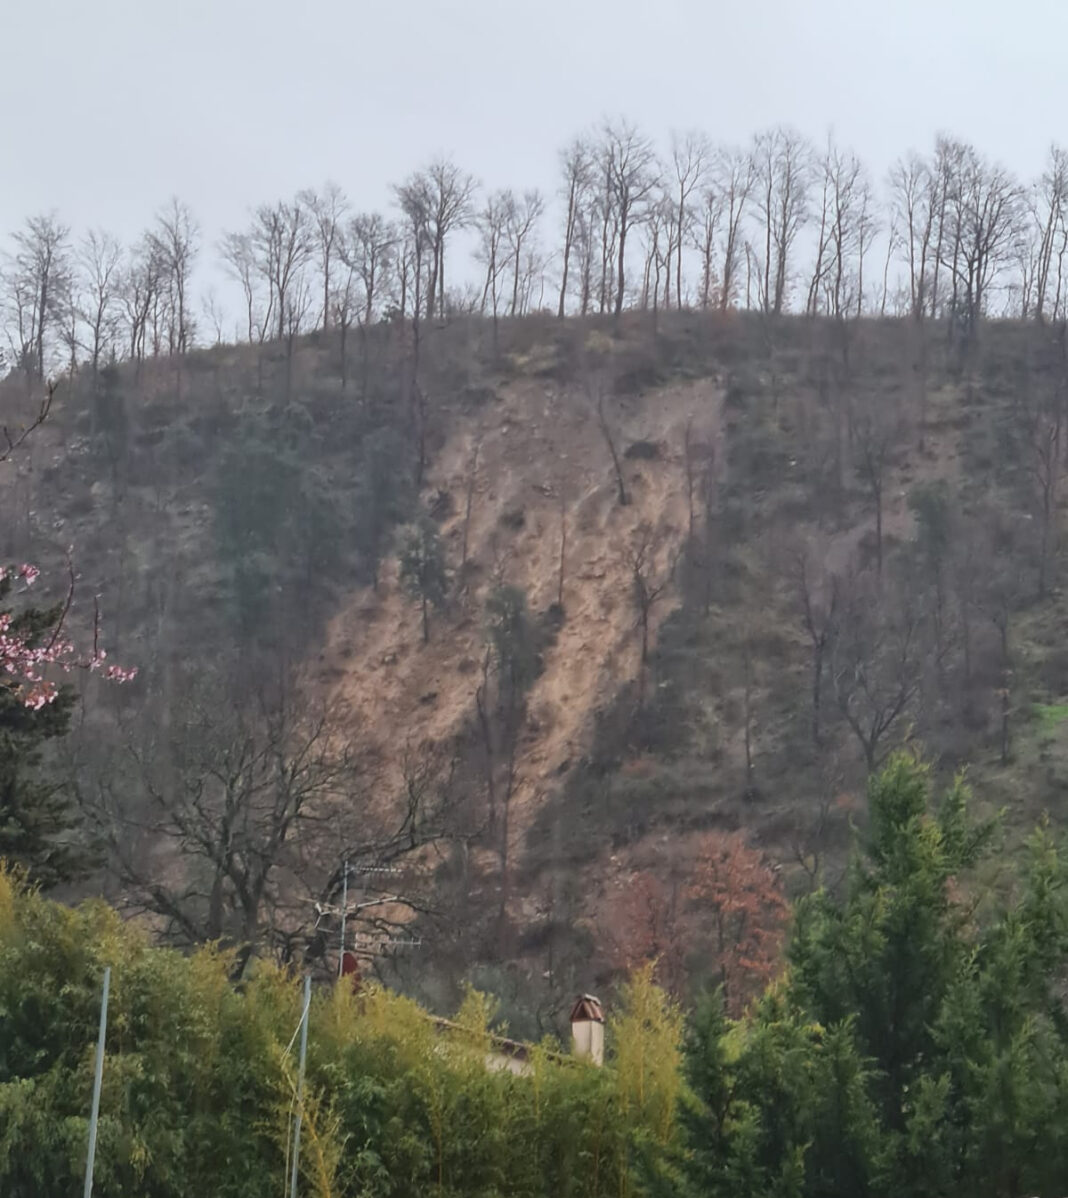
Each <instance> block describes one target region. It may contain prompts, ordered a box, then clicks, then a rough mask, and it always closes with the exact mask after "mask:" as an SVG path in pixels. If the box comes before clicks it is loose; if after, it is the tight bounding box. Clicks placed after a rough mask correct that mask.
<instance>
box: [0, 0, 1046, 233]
mask: <svg viewBox="0 0 1068 1198" xmlns="http://www.w3.org/2000/svg"><path fill="white" fill-rule="evenodd" d="M0 39H2V43H3V61H2V65H0V101H2V109H0V111H2V112H3V113H4V120H3V126H2V132H0V150H2V153H3V175H2V185H0V233H4V232H10V231H11V230H12V229H13V228H15V227H16V226H17V225H18V224H20V223H21V221H22V220H23V219H24V218H25V217H26V216H27V215H29V214H32V213H36V212H41V211H48V210H51V209H57V210H58V211H59V212H60V214H61V215H62V217H63V218H64V219H65V220H66V222H67V223H69V224H71V225H72V226H73V227H74V228H75V229H84V228H86V227H88V226H102V227H105V228H108V229H110V230H111V231H113V232H115V233H117V234H118V235H120V236H121V237H123V238H124V239H132V238H133V237H135V236H136V235H137V234H138V232H139V231H140V230H141V229H142V228H144V226H145V225H146V224H147V223H148V222H149V221H150V219H151V216H152V214H153V212H154V211H155V210H156V209H157V208H158V207H159V206H160V205H161V204H162V203H164V202H165V201H166V200H167V199H168V198H169V197H170V196H172V195H177V196H179V197H181V198H182V199H184V200H185V201H186V202H187V203H188V204H190V206H191V207H192V208H193V210H194V212H195V213H196V214H197V216H198V218H199V220H200V222H201V224H202V226H203V229H204V233H205V239H206V241H207V242H208V244H209V245H210V244H211V243H212V242H213V241H214V240H215V239H216V238H217V237H218V235H219V233H220V232H221V230H223V229H225V228H236V227H239V226H241V225H242V224H243V223H244V221H245V220H246V217H247V212H248V209H249V207H250V206H252V205H254V204H257V203H260V202H263V201H268V200H273V199H278V198H282V197H288V196H290V195H292V193H293V192H295V191H296V190H298V189H299V188H301V187H304V186H309V185H316V184H319V183H322V182H323V181H325V180H326V179H333V180H336V181H337V182H338V183H340V184H341V185H342V186H343V187H344V188H345V190H346V191H347V192H348V193H349V194H350V195H351V196H352V197H353V199H354V201H355V203H356V204H357V205H358V206H359V207H361V208H373V207H382V208H385V207H387V206H388V203H389V197H390V192H389V184H390V183H393V182H397V181H399V180H401V179H402V178H403V177H404V176H405V175H406V174H407V173H408V172H409V171H411V170H412V169H413V168H415V167H418V166H420V165H421V164H423V163H424V162H426V161H427V160H429V159H430V158H431V157H433V156H435V155H437V154H441V153H445V154H449V155H452V156H454V157H455V158H456V160H457V161H458V162H459V163H460V164H461V165H463V166H464V167H465V168H466V169H467V170H469V171H471V172H472V173H473V174H474V175H475V176H476V177H477V178H479V179H480V180H481V181H482V182H484V183H485V184H486V185H487V186H492V187H498V186H513V187H515V188H517V189H522V188H526V187H533V186H537V187H541V188H542V190H543V191H546V192H551V191H553V189H554V188H555V186H556V173H557V171H556V156H557V151H558V149H559V148H560V147H561V146H562V145H563V144H565V143H566V142H567V141H568V140H569V139H570V138H571V137H572V136H573V135H574V134H576V133H578V132H580V131H582V130H583V129H584V128H586V127H588V126H590V125H591V124H594V123H596V122H597V121H598V120H599V119H600V118H602V117H604V116H615V115H622V116H626V117H627V118H628V119H630V120H632V121H634V122H636V123H638V124H639V125H640V126H642V127H643V128H644V129H645V130H646V131H647V132H648V133H650V134H652V135H654V136H656V137H657V138H658V139H659V140H660V141H661V142H662V143H666V141H667V138H668V135H669V133H670V131H671V130H672V129H680V130H682V129H687V128H691V127H696V128H701V129H704V130H706V131H707V132H708V133H709V134H710V135H711V136H712V137H713V138H714V139H715V140H717V141H720V142H728V143H730V142H744V141H746V140H748V138H749V137H750V136H751V134H752V133H753V132H755V131H756V130H758V129H760V128H763V127H766V126H769V125H772V124H776V123H780V122H785V123H789V124H792V125H794V126H796V127H797V128H799V129H800V130H801V131H802V132H804V133H806V134H808V135H809V136H810V137H812V138H813V139H814V140H816V141H822V140H823V139H824V138H825V137H826V134H827V132H828V130H831V129H833V131H834V134H835V136H836V138H837V139H838V140H840V141H841V142H842V143H844V144H846V145H849V146H851V147H852V148H853V149H855V150H856V151H857V152H858V153H859V154H860V155H861V157H862V158H863V159H864V160H865V161H866V162H867V163H868V164H869V166H870V167H871V169H872V170H873V172H874V174H875V176H876V178H878V179H881V178H882V177H883V176H884V175H885V172H886V169H887V168H888V166H889V164H890V163H891V162H892V161H893V159H894V158H895V157H896V156H897V155H898V154H899V153H901V152H902V151H903V150H905V149H908V148H909V147H917V148H926V147H928V146H929V145H930V143H931V142H932V140H933V138H934V135H935V133H936V132H937V131H940V130H943V131H946V132H949V133H952V134H954V135H956V136H959V137H963V138H966V139H969V140H972V141H973V142H974V143H975V144H976V145H977V146H978V147H979V148H980V149H982V150H983V151H985V152H986V153H987V154H989V155H990V156H991V157H993V158H997V159H1000V160H1001V161H1003V162H1004V163H1005V164H1006V165H1007V166H1009V167H1010V168H1012V169H1014V170H1015V171H1017V172H1018V173H1020V174H1021V175H1022V176H1031V175H1034V174H1036V173H1038V172H1039V171H1040V170H1041V166H1042V160H1043V157H1044V154H1045V151H1046V148H1047V146H1048V144H1049V143H1050V141H1051V140H1058V139H1062V140H1065V141H1068V73H1065V72H1064V71H1063V69H1062V60H1063V49H1064V46H1065V45H1066V44H1068V5H1065V4H1063V2H1059V0H1017V2H1016V3H1014V4H1012V5H1011V6H1010V5H1006V4H995V3H993V2H992V0H968V2H964V0H883V2H882V3H873V2H871V0H741V2H738V3H724V2H723V0H656V2H649V0H647V2H645V3H638V2H636V0H611V2H606V0H535V2H533V3H532V2H530V0H527V2H525V3H522V4H520V3H515V2H514V0H376V2H373V3H372V2H370V0H348V2H344V0H305V2H304V3H303V4H301V3H299V2H294V0H284V2H283V0H258V2H256V3H252V2H250V0H169V2H168V3H166V4H164V3H160V2H159V0H92V2H88V0H0Z"/></svg>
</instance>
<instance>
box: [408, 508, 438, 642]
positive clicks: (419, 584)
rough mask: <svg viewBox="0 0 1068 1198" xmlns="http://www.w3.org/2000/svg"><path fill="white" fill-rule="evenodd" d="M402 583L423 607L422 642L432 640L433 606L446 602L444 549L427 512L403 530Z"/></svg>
mask: <svg viewBox="0 0 1068 1198" xmlns="http://www.w3.org/2000/svg"><path fill="white" fill-rule="evenodd" d="M400 579H401V585H402V586H403V587H404V589H405V590H406V591H407V592H408V594H409V595H411V597H412V598H413V599H418V600H419V602H420V604H421V605H422V610H423V643H424V644H426V643H427V642H429V640H430V608H431V607H441V606H442V604H443V603H444V602H445V591H446V585H447V583H446V577H445V552H444V550H443V549H442V546H441V538H440V537H439V536H438V530H437V529H436V528H435V527H434V525H433V523H432V522H431V520H430V519H429V517H427V516H423V517H422V518H421V519H420V520H419V521H418V522H417V523H416V524H413V525H411V526H410V527H409V528H407V529H406V530H405V532H404V535H403V537H402V539H401V550H400Z"/></svg>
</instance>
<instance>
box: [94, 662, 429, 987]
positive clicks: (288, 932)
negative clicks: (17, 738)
mask: <svg viewBox="0 0 1068 1198" xmlns="http://www.w3.org/2000/svg"><path fill="white" fill-rule="evenodd" d="M411 757H412V755H411V754H410V753H406V754H405V785H404V794H403V796H402V801H401V802H399V803H397V804H395V805H390V811H391V812H393V813H394V814H391V815H388V816H384V815H383V814H382V812H383V807H382V805H374V804H372V803H370V802H369V801H368V800H367V798H366V796H365V793H364V788H363V785H362V779H361V777H360V771H359V763H358V761H357V758H356V756H355V755H354V753H353V752H352V750H351V748H349V740H348V738H347V737H342V736H339V735H338V730H337V729H336V728H335V727H334V726H333V725H331V724H330V723H329V721H328V720H327V718H326V716H325V715H324V713H323V712H322V711H319V710H317V709H316V708H314V707H313V706H311V705H310V704H308V703H307V702H306V701H305V700H304V699H302V698H301V697H300V695H299V694H298V693H296V692H295V691H293V690H291V689H289V688H288V685H287V686H286V687H282V688H281V689H280V690H279V692H278V693H276V694H273V695H270V696H268V695H261V696H260V697H259V699H258V700H257V701H255V702H254V703H252V704H251V705H249V706H245V707H241V708H239V709H236V710H235V709H234V708H233V705H232V704H229V703H227V702H224V701H221V700H220V698H219V696H214V701H207V700H206V699H194V700H191V701H189V702H188V703H187V704H185V705H184V706H183V707H182V709H181V711H180V723H179V724H178V725H177V727H175V728H173V729H172V731H171V735H170V737H169V745H168V748H167V751H166V752H164V751H161V746H159V745H157V744H156V743H154V741H153V740H152V739H151V736H150V737H149V738H148V739H147V743H141V744H131V745H130V746H129V748H128V750H127V756H126V760H125V761H124V762H123V763H122V768H116V769H114V770H105V771H103V772H102V773H101V774H100V776H99V777H98V779H97V784H96V786H95V789H94V791H93V792H89V791H88V789H87V787H86V786H85V782H84V773H83V774H81V775H80V778H79V792H80V794H81V798H82V801H83V805H84V807H85V809H86V811H87V813H88V814H89V815H90V816H91V818H92V819H93V822H94V825H95V827H96V829H97V831H98V832H99V834H100V835H101V839H102V841H103V843H104V844H105V845H106V846H107V849H108V851H109V855H110V857H111V860H112V864H113V867H114V868H115V870H116V873H117V876H118V877H119V880H120V883H121V885H122V887H123V891H124V893H125V897H126V900H127V902H128V903H129V905H131V906H132V907H134V908H135V909H138V908H139V909H142V910H145V911H148V912H151V913H153V914H155V915H157V916H159V917H161V918H162V919H163V921H164V923H165V926H166V929H167V934H168V935H169V937H170V938H171V939H173V940H174V941H175V942H177V943H179V944H198V943H203V942H205V941H218V940H221V941H222V942H223V943H225V944H229V945H231V946H233V947H234V948H235V950H236V954H237V956H236V960H237V972H241V971H242V970H243V968H244V965H245V963H246V962H247V961H248V960H249V958H250V957H251V956H253V955H254V954H255V953H257V952H259V951H262V950H263V949H264V948H274V949H275V950H276V951H282V952H284V951H285V950H286V948H287V946H290V945H291V944H292V943H293V940H294V937H296V938H297V939H298V940H300V939H302V940H304V941H305V943H308V942H309V941H311V940H312V939H313V938H314V935H315V929H316V926H317V925H318V924H319V918H318V917H319V916H321V914H322V911H323V904H324V903H329V902H331V901H336V899H337V898H338V897H339V893H338V892H339V891H340V890H341V881H342V879H341V869H340V868H339V867H340V866H341V864H342V862H344V861H346V860H348V861H352V862H360V863H370V864H371V865H372V866H374V867H379V868H389V867H391V866H392V867H393V868H392V870H391V872H393V873H396V872H399V870H398V868H397V866H398V863H401V862H404V861H406V860H412V861H413V862H414V861H415V860H416V859H417V857H418V853H419V850H420V849H422V848H424V847H425V846H426V845H428V844H432V843H437V842H441V841H443V840H444V839H446V837H447V836H448V829H449V827H450V826H451V825H450V815H449V811H450V807H451V800H450V799H449V798H448V797H447V795H446V794H445V793H444V790H438V788H437V787H436V785H435V781H436V780H437V777H438V776H437V774H436V773H435V772H434V771H432V770H430V769H429V767H428V766H427V764H426V763H425V762H424V764H423V765H422V766H421V767H416V766H415V765H414V764H413V762H412V760H411ZM420 760H422V759H420ZM131 767H132V768H131ZM131 783H132V786H131ZM163 854H166V856H167V859H168V862H169V865H168V868H167V869H166V870H165V871H161V870H160V869H159V867H158V860H159V857H160V855H163ZM413 905H414V904H413V903H412V902H411V900H410V899H409V897H407V896H406V895H404V894H403V893H394V894H391V895H390V896H389V897H388V898H386V897H382V898H380V899H379V900H377V901H374V902H367V903H366V904H365V905H363V906H361V907H360V908H359V909H358V911H357V913H356V915H355V917H353V916H350V918H351V919H353V924H354V926H359V924H360V923H361V922H362V921H363V920H364V919H367V920H368V921H369V922H370V923H371V924H372V926H373V924H374V923H375V922H377V920H379V919H380V918H388V916H389V910H387V909H386V908H388V907H392V909H393V910H394V911H397V908H398V907H408V908H409V909H410V908H411V907H412V906H413Z"/></svg>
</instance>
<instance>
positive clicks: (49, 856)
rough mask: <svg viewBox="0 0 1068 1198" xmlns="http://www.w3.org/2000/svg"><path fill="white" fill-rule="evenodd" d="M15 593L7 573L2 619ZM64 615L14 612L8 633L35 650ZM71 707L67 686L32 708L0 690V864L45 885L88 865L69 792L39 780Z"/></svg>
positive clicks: (1, 592) (0, 593) (2, 582)
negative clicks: (5, 863)
mask: <svg viewBox="0 0 1068 1198" xmlns="http://www.w3.org/2000/svg"><path fill="white" fill-rule="evenodd" d="M10 593H11V577H10V575H9V576H8V577H6V578H3V579H0V613H3V612H8V611H10V609H9V608H7V607H5V604H4V601H5V599H6V598H7V597H8V596H9V595H10ZM60 614H61V608H59V607H55V608H36V607H26V608H23V609H22V610H20V611H19V612H17V613H15V614H14V616H13V619H12V622H11V624H10V626H9V627H10V632H11V634H12V635H14V636H16V637H19V638H21V639H23V640H25V642H26V644H27V645H28V646H29V647H36V646H37V645H39V644H41V643H44V642H46V641H47V639H48V638H49V637H50V636H51V635H52V632H53V630H54V629H55V626H56V622H57V621H58V620H59V618H60ZM73 703H74V691H73V690H72V689H71V688H70V687H64V688H62V689H61V690H60V692H59V694H58V695H57V697H56V698H55V699H54V700H53V701H52V702H51V703H47V704H45V705H44V706H43V707H40V708H38V709H36V710H34V709H33V708H31V707H27V706H26V704H25V703H24V702H23V699H22V698H21V696H19V695H18V694H16V693H15V692H14V691H13V690H11V689H10V688H8V687H6V686H2V685H0V860H5V859H6V860H7V861H8V862H10V863H11V864H13V865H17V866H19V867H21V868H22V869H24V870H26V871H27V872H28V873H29V875H30V877H31V878H32V879H33V880H34V881H35V882H36V883H38V884H39V885H41V886H45V887H48V886H54V885H56V883H58V882H62V881H67V880H70V879H71V878H74V877H76V876H77V875H78V874H79V873H80V872H81V871H82V869H83V867H84V865H85V864H86V860H87V858H86V853H85V846H84V844H82V843H80V842H79V840H78V838H77V829H78V823H79V821H78V818H77V812H76V811H75V809H74V805H73V801H72V797H71V795H70V793H69V792H68V791H67V790H66V788H65V787H63V786H61V785H59V784H57V783H54V782H51V781H47V780H45V779H44V778H43V777H42V776H41V774H42V755H43V750H44V748H45V746H46V744H47V743H48V742H49V741H51V740H53V739H55V738H57V737H60V736H63V735H64V734H65V733H66V732H67V730H68V728H69V727H70V716H71V708H72V707H73Z"/></svg>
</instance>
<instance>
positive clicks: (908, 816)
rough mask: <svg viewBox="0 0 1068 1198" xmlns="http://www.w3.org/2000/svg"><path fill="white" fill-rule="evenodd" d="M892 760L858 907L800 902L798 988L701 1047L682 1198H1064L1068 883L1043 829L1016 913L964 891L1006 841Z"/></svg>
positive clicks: (958, 786) (698, 1027) (850, 887)
mask: <svg viewBox="0 0 1068 1198" xmlns="http://www.w3.org/2000/svg"><path fill="white" fill-rule="evenodd" d="M968 799H969V795H968V791H967V788H966V787H965V786H964V785H963V783H962V782H961V780H959V779H958V780H957V781H956V782H955V783H954V784H953V785H952V786H951V787H950V789H949V791H948V793H947V794H946V796H945V797H944V799H943V800H942V802H941V804H940V805H939V806H938V808H937V810H933V809H932V806H931V803H930V795H929V777H928V772H927V770H926V769H925V767H924V766H923V765H922V764H921V763H919V762H917V761H916V760H915V759H913V758H911V757H908V756H904V755H899V756H897V757H894V758H893V759H892V760H891V761H890V762H889V764H888V765H887V766H886V768H885V769H884V770H883V772H882V773H881V774H880V775H878V776H877V777H875V778H873V779H872V781H871V784H870V788H869V804H870V820H869V834H868V837H867V840H866V842H865V844H864V847H863V851H862V852H861V853H860V854H859V855H858V856H857V858H856V859H855V860H854V863H853V865H852V868H851V870H850V873H849V876H848V878H847V881H846V885H845V889H844V892H843V893H842V894H841V895H838V896H834V895H831V894H828V893H826V892H821V893H818V894H816V895H813V896H811V897H809V898H806V899H804V900H802V902H801V903H800V904H799V906H798V910H797V920H796V929H795V934H794V939H793V944H792V947H791V951H790V968H789V972H788V973H787V974H786V975H785V977H784V978H783V979H781V980H780V981H779V982H778V983H776V984H774V985H773V986H772V987H771V988H770V989H769V991H768V992H767V993H766V994H765V996H764V998H763V999H762V1000H761V1001H760V1002H759V1003H758V1004H756V1006H755V1007H754V1008H753V1009H752V1011H751V1012H750V1013H749V1014H748V1015H747V1016H746V1017H745V1018H744V1019H742V1020H741V1021H739V1022H738V1023H737V1024H734V1025H729V1024H726V1023H725V1022H724V1020H723V1017H722V1014H721V1012H720V1009H719V1007H718V1006H717V1005H716V1004H715V1003H714V1001H712V1000H706V1001H705V1002H704V1003H703V1004H702V1005H701V1006H700V1007H699V1008H698V1012H697V1014H696V1016H695V1018H694V1020H693V1023H692V1025H691V1029H690V1037H689V1041H688V1053H687V1077H688V1081H689V1083H690V1094H689V1095H688V1096H687V1098H686V1100H685V1101H684V1103H683V1108H682V1112H681V1116H680V1123H681V1126H682V1129H683V1132H684V1137H683V1142H684V1145H685V1148H684V1150H683V1152H682V1153H681V1155H680V1156H679V1157H678V1158H677V1160H676V1161H675V1164H674V1167H675V1170H676V1175H677V1176H678V1178H679V1179H680V1185H679V1188H678V1189H677V1190H676V1191H675V1192H677V1193H680V1194H694V1195H696V1194H715V1195H719V1194H723V1195H727V1194H730V1195H734V1196H738V1195H752V1196H753V1198H756V1196H757V1195H766V1194H779V1195H784V1196H785V1195H796V1196H797V1198H803V1196H808V1195H813V1196H814V1195H821V1196H826V1195H841V1196H842V1198H847V1196H855V1195H865V1194H869V1195H887V1198H891V1196H892V1198H902V1196H905V1195H909V1196H911V1195H915V1196H916V1198H920V1196H921V1195H923V1196H927V1195H932V1194H938V1195H943V1194H944V1195H957V1194H959V1195H990V1196H991V1198H993V1196H994V1195H1014V1194H1020V1193H1042V1194H1053V1193H1058V1192H1060V1190H1059V1187H1060V1186H1061V1185H1062V1182H1063V1177H1064V1167H1065V1161H1066V1156H1065V1153H1066V1150H1068V1135H1066V1133H1065V1131H1064V1130H1063V1128H1064V1124H1063V1116H1064V1111H1065V1099H1066V1097H1068V1091H1066V1090H1065V1088H1064V1086H1065V1081H1066V1080H1068V1042H1066V1036H1068V1020H1066V1018H1065V1015H1066V1012H1065V1009H1064V1006H1063V1000H1062V996H1061V994H1060V992H1059V987H1058V979H1059V978H1060V977H1061V976H1062V975H1063V970H1064V967H1065V964H1066V963H1068V918H1066V908H1065V903H1064V897H1065V896H1064V887H1065V881H1066V873H1065V866H1064V862H1063V860H1062V859H1061V856H1060V854H1059V851H1058V849H1057V846H1056V845H1055V843H1054V842H1053V840H1052V838H1051V837H1050V836H1049V834H1048V832H1047V831H1046V830H1045V829H1040V830H1039V831H1038V832H1037V833H1036V835H1035V836H1034V837H1033V839H1032V842H1031V846H1030V864H1029V867H1028V870H1027V873H1026V876H1025V878H1024V880H1023V883H1022V885H1021V888H1020V893H1019V894H1018V896H1017V898H1016V900H1015V901H1014V902H1013V903H1011V904H1009V905H1007V906H1005V907H1004V908H1003V909H1001V910H1000V911H994V912H991V913H990V915H989V916H988V917H987V918H985V919H980V916H979V912H980V911H981V910H982V909H983V905H982V904H981V903H980V899H981V897H982V896H981V894H979V893H976V892H975V890H974V886H975V883H974V882H969V881H968V880H967V878H968V874H969V872H970V871H971V870H972V868H973V867H974V866H975V865H976V864H977V862H978V861H979V860H980V859H981V857H982V856H983V854H984V853H985V852H986V851H987V850H988V849H989V846H990V842H991V837H992V833H993V830H994V826H993V824H992V823H975V822H974V821H972V820H971V819H970V817H969V816H968V811H967V807H968Z"/></svg>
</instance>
